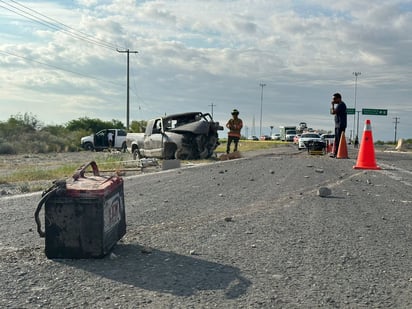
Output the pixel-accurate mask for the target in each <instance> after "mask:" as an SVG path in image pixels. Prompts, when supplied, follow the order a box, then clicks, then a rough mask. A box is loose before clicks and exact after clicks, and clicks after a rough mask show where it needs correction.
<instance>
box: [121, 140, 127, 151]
mask: <svg viewBox="0 0 412 309" xmlns="http://www.w3.org/2000/svg"><path fill="white" fill-rule="evenodd" d="M126 151H127V145H126V142H124V143H123V144H122V148H121V152H126Z"/></svg>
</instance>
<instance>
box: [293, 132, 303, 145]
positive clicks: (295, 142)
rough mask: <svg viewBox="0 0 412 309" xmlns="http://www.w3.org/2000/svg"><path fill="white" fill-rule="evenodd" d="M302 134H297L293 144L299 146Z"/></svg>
mask: <svg viewBox="0 0 412 309" xmlns="http://www.w3.org/2000/svg"><path fill="white" fill-rule="evenodd" d="M301 135H302V134H296V135H295V136H294V137H293V144H296V145H297V144H299V138H300V136H301Z"/></svg>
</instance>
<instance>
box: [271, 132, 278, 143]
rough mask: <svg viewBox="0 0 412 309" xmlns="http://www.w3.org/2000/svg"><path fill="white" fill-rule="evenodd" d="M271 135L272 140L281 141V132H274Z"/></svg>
mask: <svg viewBox="0 0 412 309" xmlns="http://www.w3.org/2000/svg"><path fill="white" fill-rule="evenodd" d="M271 137H272V140H274V141H279V140H280V133H275V134H272V136H271Z"/></svg>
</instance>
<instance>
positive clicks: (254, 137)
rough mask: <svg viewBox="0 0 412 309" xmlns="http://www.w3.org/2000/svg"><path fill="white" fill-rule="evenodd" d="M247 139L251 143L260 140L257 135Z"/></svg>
mask: <svg viewBox="0 0 412 309" xmlns="http://www.w3.org/2000/svg"><path fill="white" fill-rule="evenodd" d="M247 139H248V140H249V141H258V140H259V139H258V138H257V136H255V135H252V136H249V137H248V138H247Z"/></svg>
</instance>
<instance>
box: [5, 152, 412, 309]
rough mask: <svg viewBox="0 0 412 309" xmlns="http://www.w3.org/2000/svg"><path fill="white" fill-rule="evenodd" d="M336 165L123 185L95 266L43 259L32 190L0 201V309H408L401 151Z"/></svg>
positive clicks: (222, 170)
mask: <svg viewBox="0 0 412 309" xmlns="http://www.w3.org/2000/svg"><path fill="white" fill-rule="evenodd" d="M350 158H352V159H347V160H337V159H331V158H329V157H326V156H310V155H308V154H306V153H304V152H303V153H302V152H300V153H298V152H296V151H295V150H294V149H293V148H290V149H276V150H273V151H272V150H269V151H262V152H260V153H256V154H254V155H252V154H250V155H245V156H244V158H243V159H241V160H230V161H222V162H214V163H212V164H207V165H204V164H203V165H196V166H195V165H192V166H190V167H187V168H186V167H185V168H181V169H173V170H167V171H162V172H159V173H152V174H150V175H146V174H141V175H134V176H130V177H126V178H125V203H126V212H127V214H126V215H127V234H126V235H125V236H124V237H123V239H122V240H121V241H120V242H119V243H118V245H116V246H115V247H114V250H113V252H112V254H109V255H108V256H106V257H105V258H103V259H90V260H69V259H63V260H48V259H46V258H45V256H44V252H43V250H44V239H40V238H39V237H38V235H37V233H36V231H35V229H34V220H33V216H32V213H33V211H34V208H35V205H36V202H37V201H38V200H39V197H40V193H34V194H27V195H22V196H9V197H4V198H2V199H0V214H1V216H0V220H1V224H0V235H1V236H0V237H1V238H0V276H1V278H0V279H1V285H0V294H1V296H0V306H1V307H2V308H35V307H40V308H410V307H412V285H411V282H412V272H411V270H412V250H411V248H410V242H411V240H412V239H411V235H412V225H411V223H410V217H411V216H412V207H411V206H412V201H411V198H410V193H409V192H410V187H411V186H412V185H411V184H412V171H411V165H410V162H411V161H410V160H411V157H410V155H406V154H405V155H404V154H390V153H379V157H378V163H379V164H381V165H382V167H383V170H381V171H363V170H354V169H353V168H352V167H353V165H354V163H355V162H354V161H355V160H354V154H353V153H351V154H350ZM321 186H326V187H328V188H330V189H331V191H332V194H331V196H329V197H328V198H320V197H319V196H317V190H318V189H319V187H321Z"/></svg>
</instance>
